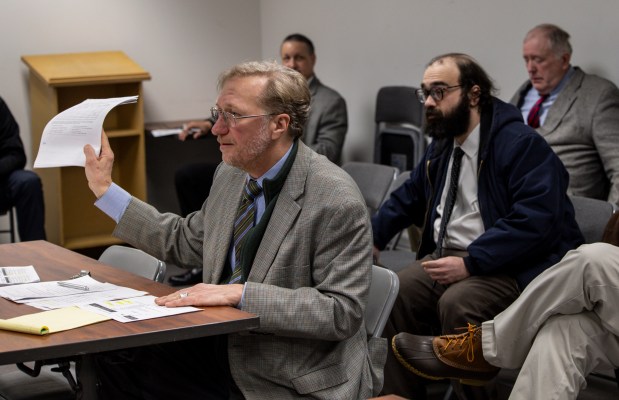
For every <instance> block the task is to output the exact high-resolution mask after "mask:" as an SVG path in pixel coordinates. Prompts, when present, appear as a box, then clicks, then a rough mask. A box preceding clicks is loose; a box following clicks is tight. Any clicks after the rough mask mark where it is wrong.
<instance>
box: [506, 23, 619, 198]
mask: <svg viewBox="0 0 619 400" xmlns="http://www.w3.org/2000/svg"><path fill="white" fill-rule="evenodd" d="M569 38H570V35H569V34H568V33H567V32H565V31H564V30H563V29H561V28H559V27H558V26H556V25H551V24H542V25H538V26H536V27H535V28H533V29H531V30H530V31H529V32H528V33H527V35H526V36H525V38H524V43H523V51H522V55H523V58H524V61H525V64H526V67H527V72H528V73H529V80H528V81H527V82H526V83H524V84H523V85H522V86H521V87H520V89H518V91H517V92H516V94H515V95H514V97H513V98H512V99H511V103H512V104H514V105H516V106H517V107H518V108H520V110H521V111H522V116H523V117H524V120H525V122H526V123H528V125H530V126H531V127H533V128H535V129H536V130H537V131H538V132H539V134H540V135H542V136H543V137H544V139H546V141H547V142H548V144H549V145H550V147H552V149H553V150H554V152H555V153H557V155H558V156H559V158H560V159H561V161H562V162H563V164H564V165H565V168H566V169H567V171H568V173H569V174H570V185H569V189H568V193H570V194H573V195H577V196H583V197H592V198H596V199H601V200H608V201H609V202H611V203H615V204H619V157H618V156H617V154H619V89H617V87H616V86H615V85H614V84H613V83H612V82H610V81H608V80H606V79H602V78H600V77H598V76H596V75H589V74H586V73H585V72H584V71H583V70H582V69H580V68H578V67H574V66H572V65H571V64H570V59H571V56H572V46H571V45H570V42H569ZM536 111H537V112H536Z"/></svg>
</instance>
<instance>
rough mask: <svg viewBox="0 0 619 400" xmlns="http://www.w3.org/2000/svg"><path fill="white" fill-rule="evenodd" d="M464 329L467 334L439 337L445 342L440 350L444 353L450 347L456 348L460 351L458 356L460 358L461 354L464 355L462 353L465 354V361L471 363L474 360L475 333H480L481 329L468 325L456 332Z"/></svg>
mask: <svg viewBox="0 0 619 400" xmlns="http://www.w3.org/2000/svg"><path fill="white" fill-rule="evenodd" d="M465 329H468V332H466V333H461V334H458V335H445V336H441V339H443V340H446V341H447V343H446V344H445V346H443V349H442V350H443V351H445V350H447V349H449V347H450V346H452V348H456V347H457V348H458V349H461V351H460V353H459V354H458V356H461V355H462V354H464V352H466V360H467V361H468V362H471V363H472V362H473V361H474V360H475V348H474V343H475V336H476V335H477V332H481V327H478V326H476V325H473V324H471V323H468V327H467V328H464V327H462V328H456V330H465Z"/></svg>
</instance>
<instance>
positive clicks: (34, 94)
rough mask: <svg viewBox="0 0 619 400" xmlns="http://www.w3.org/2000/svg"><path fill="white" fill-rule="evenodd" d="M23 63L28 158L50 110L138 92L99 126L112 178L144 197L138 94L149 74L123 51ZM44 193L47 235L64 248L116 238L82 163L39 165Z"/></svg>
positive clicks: (34, 151) (108, 242) (26, 58)
mask: <svg viewBox="0 0 619 400" xmlns="http://www.w3.org/2000/svg"><path fill="white" fill-rule="evenodd" d="M22 61H23V62H24V63H25V64H26V65H27V66H28V67H29V70H30V73H29V78H28V84H29V95H30V113H31V116H30V118H31V135H32V157H33V158H35V157H36V155H37V154H38V151H39V144H40V142H41V135H42V133H43V129H44V128H45V125H46V124H47V123H48V122H49V120H51V119H52V117H54V116H55V115H56V114H58V113H60V112H62V111H64V110H66V109H67V108H70V107H72V106H74V105H76V104H78V103H81V102H82V101H84V100H86V99H89V98H110V97H123V96H134V95H138V96H139V98H138V101H137V103H135V104H127V105H122V106H118V107H116V108H114V109H112V110H111V111H110V112H109V113H108V114H107V117H106V118H105V121H104V123H103V128H104V129H105V132H106V133H107V135H108V137H109V139H110V144H111V146H112V150H113V151H114V156H115V163H114V172H113V173H114V175H113V179H114V182H116V183H118V184H119V185H120V186H122V187H123V188H124V189H126V190H127V191H128V192H129V193H131V194H132V195H134V196H136V197H137V198H140V199H145V198H146V173H145V156H144V99H143V97H142V81H144V80H148V79H150V74H149V73H148V72H146V71H145V70H144V69H142V68H141V67H140V66H139V65H137V64H136V63H135V62H134V61H132V60H131V59H130V58H129V57H127V56H126V55H125V54H124V53H123V52H120V51H110V52H95V53H74V54H50V55H32V56H22ZM36 172H37V174H39V176H40V177H41V180H42V181H43V193H44V197H45V228H46V232H47V239H48V240H49V241H50V242H52V243H56V244H58V245H60V246H63V247H65V248H68V249H73V250H76V249H86V248H93V247H100V246H108V245H111V244H116V243H120V241H119V240H118V239H116V238H114V237H112V236H111V233H112V230H113V229H114V226H115V222H114V221H113V220H112V219H111V218H109V217H108V216H107V215H105V214H103V213H102V212H101V211H100V210H99V209H97V208H96V207H95V206H94V205H93V203H94V201H95V197H94V195H93V194H92V192H91V191H90V189H89V188H88V184H87V182H86V176H85V174H84V168H81V167H63V168H39V169H37V170H36Z"/></svg>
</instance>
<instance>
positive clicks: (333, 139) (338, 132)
mask: <svg viewBox="0 0 619 400" xmlns="http://www.w3.org/2000/svg"><path fill="white" fill-rule="evenodd" d="M321 101H323V102H324V104H322V105H321V109H322V110H324V111H323V112H322V114H321V115H320V120H319V121H318V126H317V130H316V136H315V139H314V143H308V145H309V146H310V147H311V148H312V150H314V151H315V152H316V153H318V154H322V155H324V156H325V157H327V158H328V159H329V160H331V161H332V162H334V163H338V162H339V160H340V155H341V152H342V147H343V146H344V139H345V138H346V132H347V131H348V113H347V111H346V101H345V100H344V99H343V98H342V97H341V96H339V95H329V96H323V97H322V98H321Z"/></svg>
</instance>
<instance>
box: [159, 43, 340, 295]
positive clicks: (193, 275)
mask: <svg viewBox="0 0 619 400" xmlns="http://www.w3.org/2000/svg"><path fill="white" fill-rule="evenodd" d="M281 57H282V64H284V65H285V66H287V67H289V68H292V69H294V70H295V71H298V72H300V73H301V75H303V76H304V77H305V79H307V82H308V84H309V89H310V93H311V96H312V99H311V103H310V105H311V106H310V113H309V117H308V119H307V122H306V123H305V129H304V130H303V132H304V133H303V137H302V138H301V139H302V140H303V142H304V143H305V144H307V145H308V146H309V147H310V148H311V149H312V150H314V151H315V152H316V153H318V154H322V155H324V156H325V157H327V158H328V159H329V160H331V161H332V162H334V163H336V164H340V161H341V155H342V147H343V146H344V138H345V137H346V131H347V130H348V114H347V112H346V102H345V101H344V99H343V98H342V96H340V94H339V93H338V92H336V91H335V90H333V89H331V88H329V87H327V86H325V85H323V84H322V83H321V82H320V81H319V80H318V78H317V77H316V75H314V65H315V64H316V53H315V51H314V44H313V43H312V41H311V40H310V39H309V38H307V37H306V36H304V35H301V34H300V33H294V34H292V35H288V36H286V38H285V39H284V41H283V42H282V46H281ZM214 124H215V122H214V121H213V120H212V119H210V118H209V119H207V120H205V121H192V122H189V123H187V124H185V131H183V132H182V133H181V134H180V135H179V139H181V140H185V139H186V138H187V137H189V129H195V128H198V129H199V131H197V132H196V133H193V134H192V137H193V138H194V139H197V138H199V137H202V136H204V135H207V134H208V133H209V132H210V130H211V127H212V126H213V125H214ZM214 168H215V165H214V164H212V163H198V164H189V165H186V166H184V167H182V168H180V169H179V170H178V171H177V172H176V176H175V178H174V181H175V185H176V193H177V195H178V200H179V203H180V205H181V211H182V212H183V213H185V212H186V210H183V209H184V208H186V209H187V208H191V207H193V208H194V209H195V210H197V209H198V208H199V206H198V205H201V204H202V203H203V202H204V200H205V199H206V197H207V196H208V193H209V187H207V185H208V182H210V177H212V175H213V171H214ZM197 180H198V181H199V180H203V184H196V181H197ZM184 205H185V206H184ZM191 211H194V210H191ZM201 281H202V270H201V268H200V267H195V268H192V269H190V270H189V271H187V272H185V273H182V274H180V275H176V276H171V277H170V283H171V284H172V285H189V284H194V283H198V282H201Z"/></svg>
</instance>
